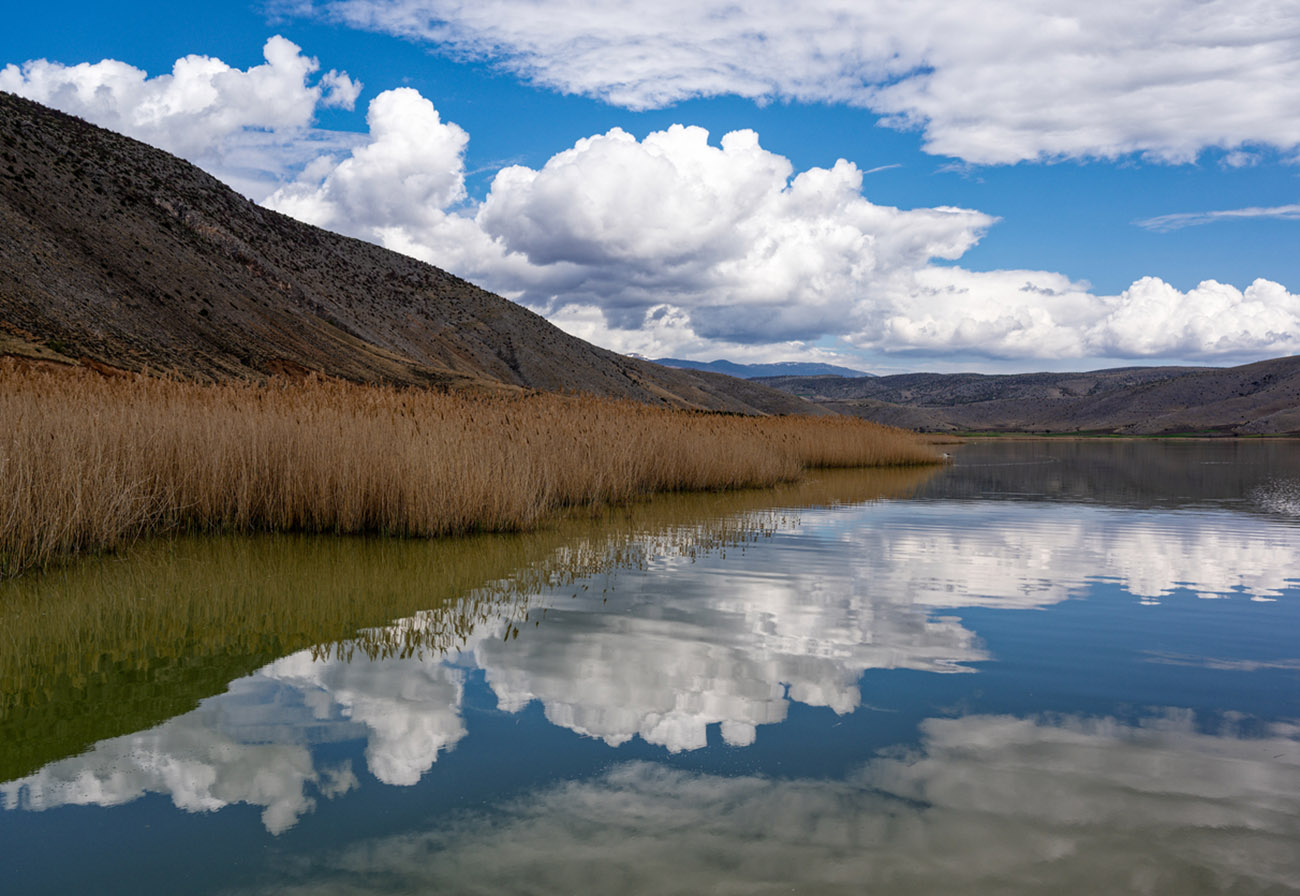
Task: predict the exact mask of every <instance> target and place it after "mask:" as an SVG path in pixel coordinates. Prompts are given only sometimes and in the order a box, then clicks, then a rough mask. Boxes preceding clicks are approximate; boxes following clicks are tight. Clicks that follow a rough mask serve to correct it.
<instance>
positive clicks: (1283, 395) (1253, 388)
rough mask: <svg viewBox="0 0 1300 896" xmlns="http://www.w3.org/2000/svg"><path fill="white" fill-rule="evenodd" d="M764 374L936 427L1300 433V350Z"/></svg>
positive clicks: (861, 413)
mask: <svg viewBox="0 0 1300 896" xmlns="http://www.w3.org/2000/svg"><path fill="white" fill-rule="evenodd" d="M760 382H763V383H765V384H767V385H770V386H773V387H775V388H778V389H784V390H786V391H789V392H790V393H792V394H795V395H800V396H802V397H805V398H808V399H810V400H813V401H817V402H820V403H821V404H822V405H823V406H824V407H827V408H829V409H832V410H835V411H839V412H841V413H846V414H853V415H854V416H858V417H865V418H866V419H869V420H874V421H876V422H879V423H888V424H891V425H894V426H904V427H908V428H911V429H919V430H923V431H930V432H941V431H954V430H962V431H1000V432H1048V433H1070V432H1085V433H1117V434H1128V435H1158V434H1170V433H1210V434H1216V433H1217V434H1230V435H1259V434H1270V435H1277V434H1287V433H1300V357H1291V358H1275V359H1273V360H1270V361H1260V362H1257V363H1254V364H1244V365H1242V366H1240V367H1126V368H1117V369H1113V370H1095V371H1091V372H1088V373H1026V374H1013V375H1002V376H994V375H983V374H974V373H963V374H939V373H918V374H902V375H899V376H881V377H853V378H846V377H827V376H821V377H764V378H762V379H761V380H760Z"/></svg>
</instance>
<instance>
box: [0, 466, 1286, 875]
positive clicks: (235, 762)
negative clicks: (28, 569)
mask: <svg viewBox="0 0 1300 896" xmlns="http://www.w3.org/2000/svg"><path fill="white" fill-rule="evenodd" d="M951 450H952V451H953V452H954V455H955V456H954V463H953V464H952V465H950V466H949V467H946V468H944V469H942V470H937V471H920V472H918V471H905V472H886V473H881V472H841V473H818V474H816V475H815V476H814V477H813V478H812V480H811V481H809V482H807V483H804V484H802V485H799V486H794V487H788V488H784V489H780V490H775V491H771V492H746V493H741V494H733V495H705V496H684V497H677V498H669V499H664V500H660V501H655V502H651V503H649V504H646V505H642V506H639V507H635V508H630V509H627V510H620V511H615V512H610V513H608V514H606V515H605V517H603V518H601V519H595V520H592V519H574V520H569V521H565V522H564V523H562V524H557V525H556V526H554V527H552V528H551V529H549V530H547V531H545V532H541V533H534V534H532V535H528V536H520V537H514V538H480V539H465V540H461V541H453V542H438V543H427V542H425V543H421V542H384V541H378V540H366V539H352V540H329V539H307V538H263V539H214V540H204V541H190V540H180V541H174V542H161V543H156V544H150V545H145V546H141V547H140V548H138V549H137V550H135V551H133V552H131V554H130V555H129V556H127V557H125V558H110V559H104V560H97V561H91V562H87V563H85V564H81V565H79V566H76V567H74V568H72V569H69V570H67V571H64V572H60V573H58V574H54V575H49V576H46V577H42V578H34V579H30V580H22V581H19V582H11V583H8V584H7V585H5V586H3V587H0V684H3V689H2V691H0V696H2V697H3V702H2V703H0V713H2V715H0V780H3V781H4V783H0V806H2V807H3V809H2V810H0V875H3V878H0V891H4V892H13V893H72V892H85V893H91V892H93V893H141V892H145V893H162V892H187V893H232V894H233V893H239V894H244V893H249V894H252V893H272V892H273V893H304V894H305V893H337V894H345V893H346V894H351V893H358V894H360V893H367V894H368V893H376V894H377V893H443V892H446V893H492V894H499V893H513V892H520V893H593V892H596V893H601V892H607V893H639V892H645V893H765V892H772V893H777V892H780V893H786V892H792V891H793V892H801V893H802V892H807V893H862V892H872V893H892V892H897V893H931V892H935V893H937V892H944V893H950V892H983V891H987V892H997V893H1010V892H1045V891H1048V892H1158V893H1177V894H1191V893H1201V892H1208V893H1213V892H1242V893H1273V892H1277V893H1283V892H1298V891H1300V640H1298V639H1297V634H1298V633H1300V443H1282V442H1271V443H1258V442H1252V443H1235V442H1227V441H1224V442H1074V443H1071V442H1000V443H973V444H969V445H965V446H960V447H958V448H954V449H951Z"/></svg>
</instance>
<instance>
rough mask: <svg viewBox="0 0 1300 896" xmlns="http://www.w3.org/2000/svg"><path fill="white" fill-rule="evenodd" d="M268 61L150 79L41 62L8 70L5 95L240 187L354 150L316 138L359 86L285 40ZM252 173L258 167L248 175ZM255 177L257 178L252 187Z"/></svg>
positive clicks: (185, 63) (198, 61) (268, 53)
mask: <svg viewBox="0 0 1300 896" xmlns="http://www.w3.org/2000/svg"><path fill="white" fill-rule="evenodd" d="M263 55H264V57H265V59H266V61H265V62H264V63H263V64H262V65H255V66H252V67H250V68H248V69H246V70H241V69H236V68H232V67H231V66H229V65H227V64H226V63H225V62H222V61H221V60H220V59H216V58H214V57H211V56H197V55H191V56H185V57H183V58H181V59H178V60H176V63H175V65H174V66H173V68H172V71H171V73H170V74H164V75H157V76H154V77H149V75H148V73H146V72H144V71H142V70H141V69H138V68H136V67H134V66H132V65H128V64H127V63H125V62H120V61H118V60H114V59H105V60H103V61H101V62H96V63H86V62H83V63H80V64H78V65H63V64H62V63H58V62H51V61H49V60H45V59H37V60H32V61H28V62H25V63H23V64H22V65H14V64H10V65H7V66H5V67H4V68H3V69H0V90H6V91H9V92H10V93H16V94H18V95H20V96H25V97H27V98H28V99H33V100H36V101H37V102H40V103H44V104H45V105H48V106H53V107H54V108H57V109H61V110H63V111H64V112H68V113H71V114H73V115H78V116H81V117H82V118H85V119H86V120H87V121H91V122H93V123H95V124H98V125H100V126H102V127H106V128H109V129H110V130H114V131H118V132H120V133H123V134H126V135H128V136H131V137H135V138H136V139H138V140H142V141H144V142H146V143H149V144H151V145H153V146H157V147H160V148H162V149H165V150H167V151H168V152H171V153H174V154H176V155H179V156H181V157H182V158H186V159H189V160H190V161H193V162H195V163H196V164H199V165H200V166H202V167H204V168H207V169H208V170H210V171H214V173H218V174H219V175H224V176H225V177H226V179H228V180H235V181H237V182H239V183H240V184H241V185H245V186H248V185H252V184H255V183H256V181H257V180H258V179H259V178H258V176H259V175H260V179H267V178H270V179H274V178H275V177H276V176H282V174H283V172H282V171H281V170H280V169H282V168H283V167H284V166H285V165H292V164H294V163H297V162H301V161H305V160H306V159H307V158H313V157H316V156H317V155H319V154H320V152H321V149H322V147H323V146H324V148H327V149H333V150H337V149H338V148H339V147H341V146H346V145H349V144H350V143H351V142H352V140H353V138H351V137H348V136H346V135H339V134H328V133H322V132H319V131H314V130H313V129H312V128H311V124H312V120H313V118H314V117H315V114H316V110H317V109H318V108H326V107H340V108H345V109H350V108H352V106H353V104H354V103H355V102H356V99H357V97H358V95H359V94H360V92H361V85H360V83H358V82H356V81H354V80H353V79H352V78H350V77H349V76H348V75H347V74H345V73H342V72H338V71H334V70H331V71H328V72H326V73H325V74H324V75H322V76H321V77H319V78H317V79H316V81H315V83H311V78H312V76H313V74H314V73H315V72H317V71H318V70H319V69H320V64H319V63H318V62H317V61H316V60H315V59H313V58H311V57H308V56H304V55H303V53H302V50H301V49H300V48H299V47H298V46H297V45H296V44H294V43H293V42H292V41H289V40H287V39H285V38H283V37H280V36H278V35H277V36H274V37H271V38H270V39H269V40H267V42H266V45H265V47H264V48H263ZM247 169H252V171H251V172H250V171H249V170H247ZM250 178H251V179H252V180H251V182H250Z"/></svg>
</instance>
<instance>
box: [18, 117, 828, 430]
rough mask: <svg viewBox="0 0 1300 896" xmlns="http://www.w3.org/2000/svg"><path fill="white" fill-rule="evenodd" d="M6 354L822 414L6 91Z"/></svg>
mask: <svg viewBox="0 0 1300 896" xmlns="http://www.w3.org/2000/svg"><path fill="white" fill-rule="evenodd" d="M0 354H11V355H20V356H26V357H29V358H35V359H43V360H46V361H51V362H59V363H83V364H89V365H100V366H103V367H106V368H117V369H126V370H142V369H150V370H155V371H174V372H176V373H179V374H180V375H182V376H186V377H192V378H196V379H201V380H218V379H225V378H231V377H247V378H257V379H260V378H263V377H265V376H267V375H269V374H276V373H281V374H284V373H287V374H295V373H303V372H306V371H319V372H321V373H324V374H328V375H332V376H338V377H343V378H347V379H350V380H357V381H369V382H379V381H383V382H392V383H401V384H420V385H430V386H438V387H461V388H479V389H491V390H499V389H544V390H556V391H582V392H589V393H593V394H597V395H604V396H612V397H619V398H628V399H634V400H637V401H644V402H652V403H657V404H664V405H671V406H680V407H694V408H703V409H709V410H723V411H738V412H745V413H754V412H764V413H789V412H805V413H806V412H814V413H824V411H822V410H821V409H820V408H816V407H815V406H811V405H809V404H807V403H806V402H803V401H802V400H800V399H797V398H794V397H792V396H791V395H789V394H787V393H784V392H778V391H775V390H772V389H769V388H766V387H764V386H761V385H758V384H754V383H750V382H746V381H743V380H738V379H733V378H731V377H726V376H721V375H718V374H713V373H707V372H696V371H687V370H671V369H668V368H665V367H661V366H659V365H657V364H653V363H651V362H649V361H645V360H641V359H635V358H627V357H624V356H622V355H618V354H615V353H613V352H610V351H606V350H604V349H600V348H597V347H596V346H593V345H591V344H589V343H586V342H583V341H582V340H580V339H576V338H574V337H572V336H569V335H567V334H566V333H564V332H562V331H561V330H559V329H557V328H556V327H554V326H552V325H551V324H549V323H548V322H547V321H546V320H544V319H543V318H541V317H539V316H538V315H536V314H533V313H532V312H529V311H527V310H526V309H524V308H522V307H520V306H518V305H516V304H514V303H512V302H509V301H507V300H506V299H503V298H501V297H500V296H496V295H493V294H491V293H489V292H486V291H485V290H482V289H479V288H478V287H476V286H474V285H473V284H471V283H467V282H465V281H464V280H461V279H459V278H457V277H455V276H453V275H451V274H449V273H447V272H446V271H442V270H440V269H438V268H436V267H432V266H430V265H426V264H423V263H421V262H418V261H415V260H414V259H411V258H408V257H406V256H403V255H399V254H396V253H394V252H390V251H387V250H385V249H381V248H379V247H377V246H373V245H371V244H368V243H364V242H361V241H358V240H353V239H349V238H347V237H343V236H339V235H337V234H333V233H329V232H326V231H323V230H320V229H318V228H315V227H311V226H308V225H306V224H302V223H300V222H298V221H295V220H293V219H291V218H287V217H285V216H283V215H280V214H277V213H275V212H272V211H268V210H267V209H264V208H261V207H259V206H257V205H255V204H254V203H252V202H250V201H249V200H247V199H245V198H243V197H242V196H240V195H238V194H236V193H235V192H234V191H232V190H230V189H229V188H227V187H226V186H225V185H223V184H222V183H220V182H219V181H217V180H216V179H214V178H212V177H210V176H208V175H207V174H205V173H203V172H202V171H200V170H199V169H197V168H195V167H194V166H192V165H190V164H188V163H186V162H183V161H181V160H180V159H177V158H175V157H173V156H170V155H168V154H167V153H164V152H162V151H160V150H157V149H153V148H151V147H149V146H146V145H144V144H142V143H139V142H137V141H135V140H131V139H129V138H127V137H123V136H121V135H118V134H115V133H112V132H110V131H105V130H103V129H101V128H97V127H94V126H93V125H90V124H87V123H85V122H83V121H81V120H79V119H76V118H73V117H70V116H67V115H64V114H62V113H59V112H56V111H53V110H51V109H47V108H45V107H43V106H40V105H38V104H35V103H32V102H29V101H27V100H23V99H20V98H18V97H15V96H13V95H11V94H4V93H0Z"/></svg>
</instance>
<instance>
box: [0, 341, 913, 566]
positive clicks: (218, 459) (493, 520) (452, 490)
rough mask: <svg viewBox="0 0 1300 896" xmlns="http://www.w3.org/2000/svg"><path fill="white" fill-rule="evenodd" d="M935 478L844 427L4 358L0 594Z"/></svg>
mask: <svg viewBox="0 0 1300 896" xmlns="http://www.w3.org/2000/svg"><path fill="white" fill-rule="evenodd" d="M932 462H934V453H933V450H932V449H931V448H929V447H928V446H927V445H925V444H924V443H922V442H921V441H920V440H919V439H917V438H916V437H915V436H913V435H912V434H911V433H907V432H904V431H902V430H893V429H888V428H885V427H881V426H876V425H873V424H870V423H865V422H863V421H860V420H853V419H849V418H844V417H739V416H729V415H718V414H703V413H692V412H684V411H669V410H662V409H655V408H650V407H646V406H644V405H639V404H634V403H630V402H616V401H607V400H600V399H594V398H590V397H575V396H563V395H553V394H531V395H527V396H517V397H483V396H473V395H468V394H455V393H453V394H443V393H435V392H430V391H422V390H413V389H406V390H399V389H393V388H387V387H377V386H362V385H355V384H350V383H342V382H337V381H329V380H307V381H298V382H289V381H285V382H273V383H271V384H269V385H254V384H227V385H201V384H195V383H188V382H178V381H174V380H167V379H158V378H151V377H145V376H135V377H121V378H104V377H101V376H100V375H98V374H95V373H92V372H89V371H80V370H77V371H66V370H57V371H52V370H44V369H36V368H33V367H31V366H30V365H21V364H18V363H16V362H14V361H12V360H0V577H5V576H12V575H16V574H18V573H19V572H22V571H23V570H27V569H31V568H36V567H42V566H45V565H48V564H49V563H51V562H53V561H56V560H58V559H60V558H63V557H66V556H68V555H71V554H75V553H78V552H81V551H87V550H90V551H94V550H105V549H113V548H115V547H117V546H118V545H120V544H122V543H123V542H124V541H126V540H130V539H133V538H136V537H138V536H140V535H143V534H148V533H154V532H164V531H178V530H180V531H195V532H216V531H220V532H252V531H304V532H334V533H361V532H375V533H384V534H391V535H418V536H433V535H445V534H452V533H463V532H475V531H485V532H499V531H516V530H520V529H525V528H528V527H530V526H533V525H535V524H536V523H537V522H538V521H539V520H540V519H541V518H542V517H544V516H545V515H546V514H548V513H550V512H552V511H554V510H555V509H557V508H561V507H565V506H572V505H583V504H600V503H617V502H624V501H627V500H631V499H635V498H637V497H640V496H644V495H648V494H651V493H654V492H661V491H673V490H686V489H717V488H734V487H742V486H757V485H768V484H772V483H775V482H779V481H784V480H789V479H793V478H795V477H797V476H798V475H799V474H800V472H801V471H802V470H803V469H804V468H806V467H809V466H869V465H890V464H915V463H932Z"/></svg>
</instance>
